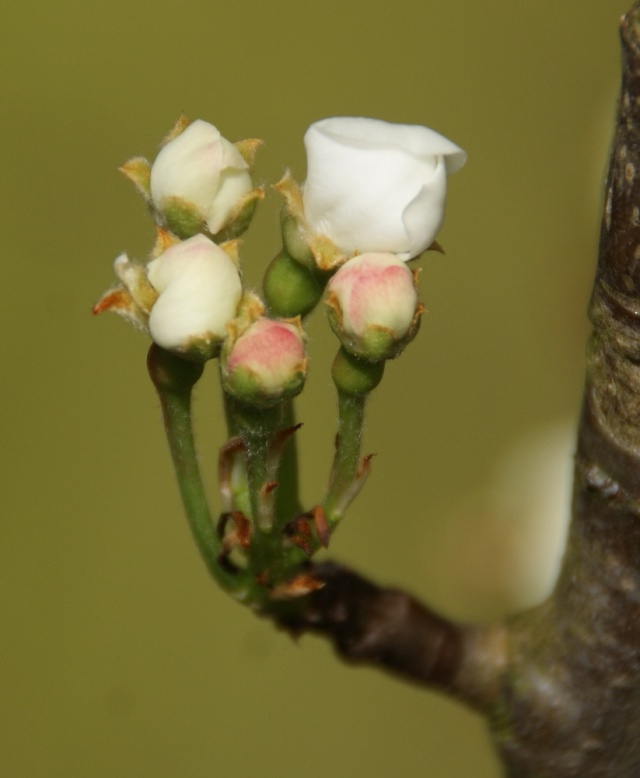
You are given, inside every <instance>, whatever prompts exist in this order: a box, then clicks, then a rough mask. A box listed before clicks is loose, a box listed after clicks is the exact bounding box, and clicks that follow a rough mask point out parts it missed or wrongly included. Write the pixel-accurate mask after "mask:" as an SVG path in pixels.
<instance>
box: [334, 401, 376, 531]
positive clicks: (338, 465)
mask: <svg viewBox="0 0 640 778" xmlns="http://www.w3.org/2000/svg"><path fill="white" fill-rule="evenodd" d="M366 398H367V396H366V395H364V394H361V395H352V394H346V393H345V392H342V391H340V390H338V438H337V443H336V454H335V458H334V460H333V470H332V472H331V480H330V483H329V488H328V489H327V494H326V496H325V499H324V502H323V508H324V511H325V514H326V516H327V519H328V520H329V523H330V525H331V526H335V525H336V524H337V523H338V521H339V520H340V519H341V518H342V510H341V503H342V501H343V499H344V497H345V495H346V494H347V493H348V492H349V490H350V489H351V487H352V486H353V483H354V481H355V479H356V474H357V472H358V466H359V464H360V444H361V441H362V425H363V422H364V408H365V403H366Z"/></svg>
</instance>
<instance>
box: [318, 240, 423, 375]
mask: <svg viewBox="0 0 640 778" xmlns="http://www.w3.org/2000/svg"><path fill="white" fill-rule="evenodd" d="M327 304H328V306H329V322H330V324H331V327H332V328H333V331H334V332H335V333H336V335H337V336H338V337H339V338H340V341H341V343H342V345H343V346H344V347H345V349H346V350H347V351H349V352H350V353H351V354H354V355H355V356H357V357H360V358H362V359H366V360H368V361H370V362H379V361H380V360H383V359H393V358H394V357H397V356H398V354H399V353H400V352H401V351H402V349H403V348H404V347H405V346H406V345H407V343H409V341H411V340H412V339H413V337H414V336H415V334H416V332H417V331H418V326H419V322H420V314H421V313H422V306H421V305H420V302H419V300H418V292H417V289H416V278H415V276H414V274H413V273H412V272H411V270H409V268H408V267H407V266H406V264H405V263H404V262H403V261H402V260H401V259H399V258H398V257H397V256H396V255H395V254H373V253H372V254H361V255H360V256H358V257H354V258H353V259H350V260H349V261H348V262H346V263H345V264H344V265H343V266H342V267H341V268H340V269H339V270H338V272H337V273H336V274H335V275H334V276H333V277H332V278H331V280H330V281H329V285H328V296H327Z"/></svg>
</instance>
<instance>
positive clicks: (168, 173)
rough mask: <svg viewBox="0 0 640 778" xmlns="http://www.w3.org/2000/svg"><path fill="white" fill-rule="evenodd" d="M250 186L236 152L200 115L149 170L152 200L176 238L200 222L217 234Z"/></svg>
mask: <svg viewBox="0 0 640 778" xmlns="http://www.w3.org/2000/svg"><path fill="white" fill-rule="evenodd" d="M252 188H253V184H252V182H251V175H250V174H249V165H248V163H247V161H246V160H245V158H244V157H243V156H242V154H241V153H240V151H239V150H238V149H237V148H236V146H234V145H233V144H232V143H230V142H229V141H228V140H227V139H226V138H223V137H222V136H221V135H220V132H219V131H218V130H217V129H216V128H215V127H214V126H213V125H212V124H209V123H208V122H205V121H202V119H197V120H196V121H194V122H192V123H191V124H189V125H188V126H187V127H186V129H184V130H183V131H182V132H181V133H180V134H179V135H177V136H176V137H175V138H173V140H170V141H169V142H168V143H167V144H166V145H165V146H164V147H163V148H162V150H161V151H160V153H159V154H158V156H157V157H156V159H155V162H154V163H153V166H152V168H151V180H150V193H151V200H152V201H153V204H154V206H155V207H156V208H157V209H158V211H159V212H160V213H162V214H163V215H164V218H165V220H166V222H167V225H168V226H169V228H170V229H171V230H172V232H175V233H176V234H177V235H179V236H180V237H189V236H190V235H193V234H194V233H196V232H198V231H200V228H201V227H203V226H206V229H208V230H209V232H210V233H211V234H212V235H215V234H216V233H218V232H220V231H221V230H222V229H223V228H225V227H226V226H227V225H228V224H229V222H230V220H231V219H233V218H234V216H237V215H238V210H239V209H240V208H241V205H242V202H243V201H244V199H245V198H247V196H248V195H249V193H250V192H252Z"/></svg>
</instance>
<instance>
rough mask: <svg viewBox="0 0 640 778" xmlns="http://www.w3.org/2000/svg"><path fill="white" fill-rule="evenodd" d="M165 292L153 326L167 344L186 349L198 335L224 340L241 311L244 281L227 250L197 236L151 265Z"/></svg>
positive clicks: (151, 272) (150, 270) (153, 276)
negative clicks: (227, 327)
mask: <svg viewBox="0 0 640 778" xmlns="http://www.w3.org/2000/svg"><path fill="white" fill-rule="evenodd" d="M147 273H148V277H149V281H150V282H151V284H153V286H154V287H155V289H156V290H157V291H158V292H159V294H160V296H159V297H158V300H157V301H156V303H155V305H154V306H153V308H152V310H151V315H150V317H149V331H150V333H151V337H152V338H153V339H154V341H155V342H156V343H157V344H158V345H159V346H162V347H163V348H166V349H171V350H180V349H182V348H184V347H185V346H186V345H187V344H188V341H190V340H192V339H194V338H205V339H217V340H222V339H223V338H224V337H225V335H226V325H227V323H228V322H229V321H230V320H231V319H232V318H233V317H234V316H235V314H236V309H237V306H238V302H239V300H240V295H241V293H242V285H241V282H240V277H239V275H238V271H237V269H236V266H235V264H234V263H233V261H232V260H231V259H230V258H229V256H227V254H225V252H224V251H223V250H222V249H221V248H219V247H218V246H216V245H215V244H214V243H212V242H211V241H210V240H208V239H207V238H205V237H204V236H203V235H196V236H195V237H193V238H190V239H189V240H186V241H184V242H182V243H178V244H176V245H175V246H171V247H170V248H168V249H167V250H166V251H165V252H164V253H163V254H161V255H160V256H159V257H158V258H157V259H154V260H153V261H152V262H150V263H149V265H148V267H147Z"/></svg>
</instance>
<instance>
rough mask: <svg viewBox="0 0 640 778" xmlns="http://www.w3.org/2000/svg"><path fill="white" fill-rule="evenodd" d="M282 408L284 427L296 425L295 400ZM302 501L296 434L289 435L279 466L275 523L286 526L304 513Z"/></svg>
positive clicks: (289, 401)
mask: <svg viewBox="0 0 640 778" xmlns="http://www.w3.org/2000/svg"><path fill="white" fill-rule="evenodd" d="M283 405H284V407H283V409H282V423H283V427H284V429H292V428H293V427H295V426H296V414H295V408H294V404H293V400H285V402H284V403H283ZM302 511H303V508H302V504H301V502H300V479H299V476H298V443H297V440H296V434H295V433H294V434H293V435H291V436H290V437H289V439H288V440H287V443H286V445H285V449H284V453H283V455H282V461H281V462H280V467H279V468H278V491H277V492H276V503H275V514H276V518H275V523H276V525H277V526H279V527H281V526H284V525H285V524H286V523H287V522H288V521H290V520H291V519H293V517H294V516H297V515H299V514H300V513H302Z"/></svg>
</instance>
